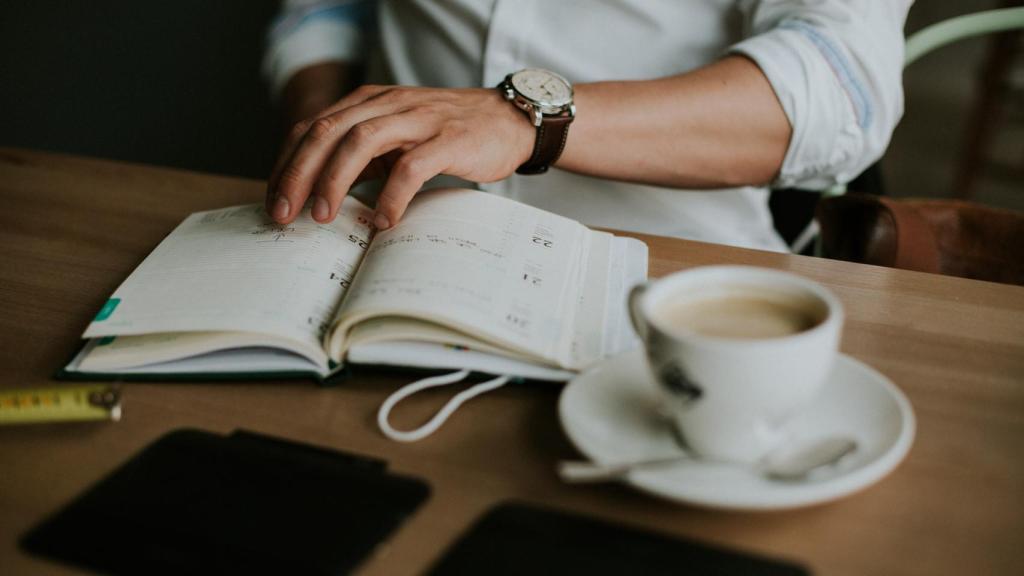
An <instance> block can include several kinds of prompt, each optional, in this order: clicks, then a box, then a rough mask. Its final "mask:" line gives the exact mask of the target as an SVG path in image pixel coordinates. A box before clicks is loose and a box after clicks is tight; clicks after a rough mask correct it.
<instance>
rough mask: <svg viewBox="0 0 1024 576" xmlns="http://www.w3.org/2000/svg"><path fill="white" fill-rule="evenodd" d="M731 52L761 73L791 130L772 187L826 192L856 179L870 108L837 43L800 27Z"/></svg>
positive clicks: (744, 43)
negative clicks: (751, 61)
mask: <svg viewBox="0 0 1024 576" xmlns="http://www.w3.org/2000/svg"><path fill="white" fill-rule="evenodd" d="M729 52H731V53H735V54H742V55H743V56H746V57H747V58H750V59H751V60H753V61H754V62H755V63H756V64H757V65H758V66H759V67H760V68H761V71H762V72H763V73H764V75H765V76H766V77H767V79H768V82H769V83H770V84H771V86H772V89H773V90H774V91H775V94H776V96H777V97H778V99H779V102H780V103H781V104H782V108H783V110H784V111H785V113H786V116H787V117H788V118H789V123H790V126H791V127H792V131H793V133H792V136H791V139H790V142H789V148H788V149H787V151H786V156H785V159H784V160H783V164H782V168H781V170H780V171H779V175H778V177H777V178H776V181H775V182H773V183H772V186H773V187H778V188H808V189H825V188H829V187H831V186H834V185H836V184H842V183H845V182H848V181H849V180H851V179H853V178H854V177H855V176H856V175H857V172H859V169H860V168H861V166H859V164H860V163H861V162H860V155H861V151H862V149H863V147H864V132H865V129H866V128H867V127H868V125H870V123H871V122H872V118H871V114H872V111H871V104H870V100H869V99H868V98H867V97H866V96H865V93H864V90H863V83H862V81H861V80H860V79H859V78H858V76H857V71H856V69H854V68H853V67H852V66H850V65H849V58H848V57H847V56H846V54H845V52H844V50H843V49H842V47H841V46H840V45H839V44H838V43H836V42H833V41H831V40H830V39H829V38H828V36H827V35H825V34H824V33H822V32H819V31H817V30H815V29H813V28H812V27H811V26H810V25H807V24H804V23H803V22H799V23H796V24H793V25H790V26H787V25H786V24H783V25H782V26H780V27H778V28H775V29H772V30H770V31H768V32H765V33H763V34H760V35H757V36H753V37H751V38H748V39H747V40H744V41H742V42H740V43H739V44H736V45H735V46H733V47H731V48H730V50H729Z"/></svg>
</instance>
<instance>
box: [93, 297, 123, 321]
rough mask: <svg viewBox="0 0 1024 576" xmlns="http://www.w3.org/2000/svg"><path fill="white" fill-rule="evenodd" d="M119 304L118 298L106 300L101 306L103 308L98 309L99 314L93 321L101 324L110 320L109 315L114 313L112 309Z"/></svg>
mask: <svg viewBox="0 0 1024 576" xmlns="http://www.w3.org/2000/svg"><path fill="white" fill-rule="evenodd" d="M120 303H121V299H120V298H111V299H110V300H107V303H106V304H104V305H103V308H100V313H99V314H97V315H96V320H95V321H96V322H102V321H103V320H106V319H107V318H110V315H111V314H113V313H114V309H115V308H117V305H118V304H120Z"/></svg>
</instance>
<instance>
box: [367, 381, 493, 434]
mask: <svg viewBox="0 0 1024 576" xmlns="http://www.w3.org/2000/svg"><path fill="white" fill-rule="evenodd" d="M467 376H469V370H459V371H458V372H452V373H451V374H442V375H440V376H431V377H429V378H423V379H421V380H417V381H415V382H412V383H409V384H406V385H405V386H402V387H401V388H399V389H398V390H397V391H395V393H394V394H392V395H391V396H388V397H387V399H386V400H384V403H383V404H381V405H380V410H378V411H377V426H378V427H380V431H381V432H382V433H383V434H384V435H385V436H387V437H388V438H390V439H392V440H395V441H398V442H416V441H417V440H422V439H424V438H426V437H427V436H430V435H431V434H433V433H434V432H436V431H437V429H438V428H440V427H441V425H442V424H444V423H445V421H446V420H448V417H450V416H451V415H452V414H453V413H454V412H455V411H456V410H458V408H459V406H461V405H462V404H463V403H464V402H465V401H467V400H469V399H470V398H473V397H476V396H479V395H481V394H484V393H486V392H490V391H491V390H495V389H497V388H501V387H502V386H504V385H505V384H506V383H507V382H508V381H509V380H510V379H511V378H512V377H511V376H507V375H506V376H498V377H497V378H493V379H491V380H488V381H486V382H481V383H479V384H476V385H474V386H471V387H470V388H467V389H465V390H463V391H462V392H459V393H458V394H456V395H455V396H453V397H452V399H451V400H449V401H448V403H447V404H445V405H444V407H442V408H441V409H440V410H439V411H438V412H437V414H434V417H433V418H431V419H430V420H429V421H427V423H426V424H424V425H423V426H420V427H419V428H416V429H415V430H409V431H408V432H403V431H401V430H395V429H394V428H392V427H391V424H390V423H388V415H389V414H391V409H392V408H394V407H395V404H398V403H399V402H401V401H402V400H404V399H405V398H408V397H409V396H412V395H413V394H415V393H417V392H419V391H421V390H426V389H427V388H436V387H438V386H447V385H448V384H455V383H456V382H461V381H463V380H465V379H466V377H467Z"/></svg>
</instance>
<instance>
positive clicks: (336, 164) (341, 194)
mask: <svg viewBox="0 0 1024 576" xmlns="http://www.w3.org/2000/svg"><path fill="white" fill-rule="evenodd" d="M433 124H434V123H433V122H432V121H431V119H430V118H429V117H427V116H426V115H425V114H424V113H422V112H402V113H400V114H391V115H388V116H380V117H377V118H372V119H370V120H367V121H365V122H361V123H359V124H356V125H355V126H353V127H352V129H351V130H349V131H348V133H346V134H345V136H344V137H343V138H342V139H341V143H340V144H339V145H338V147H337V148H336V150H335V151H334V153H333V154H332V155H331V157H330V158H329V159H328V160H327V162H326V164H325V165H324V167H323V169H322V171H321V172H320V177H319V178H318V179H317V181H316V184H315V185H314V186H313V195H314V196H315V197H316V200H315V201H314V203H313V219H314V220H317V221H318V222H330V221H331V220H333V219H334V217H335V215H336V214H337V213H338V208H339V207H340V206H341V202H342V200H344V198H345V195H346V194H348V191H349V189H350V188H351V187H352V186H353V185H355V183H356V182H357V181H358V180H359V179H360V177H361V176H369V175H370V174H367V172H375V171H376V170H377V169H378V168H379V167H377V166H375V165H374V162H373V160H374V159H375V158H377V157H379V156H384V155H386V154H389V153H392V152H393V151H396V150H397V149H400V148H408V147H409V146H414V145H416V144H418V143H419V142H422V141H424V140H427V139H428V138H429V137H431V136H432V135H433V133H434V131H435V127H434V125H433ZM396 161H397V160H396ZM375 175H377V176H380V175H381V174H379V173H377V174H375Z"/></svg>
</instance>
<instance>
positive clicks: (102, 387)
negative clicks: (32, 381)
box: [0, 384, 121, 424]
mask: <svg viewBox="0 0 1024 576" xmlns="http://www.w3.org/2000/svg"><path fill="white" fill-rule="evenodd" d="M120 419H121V392H120V390H118V389H117V388H116V387H114V386H112V385H110V384H92V385H89V386H60V387H55V388H28V389H24V390H2V389H0V424H28V423H31V422H59V421H75V420H120Z"/></svg>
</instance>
